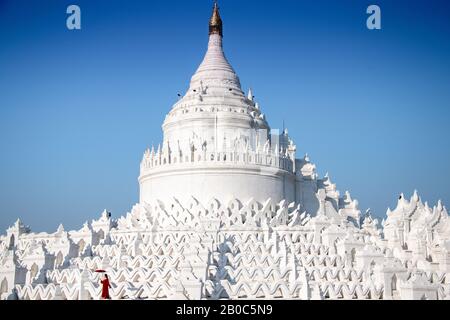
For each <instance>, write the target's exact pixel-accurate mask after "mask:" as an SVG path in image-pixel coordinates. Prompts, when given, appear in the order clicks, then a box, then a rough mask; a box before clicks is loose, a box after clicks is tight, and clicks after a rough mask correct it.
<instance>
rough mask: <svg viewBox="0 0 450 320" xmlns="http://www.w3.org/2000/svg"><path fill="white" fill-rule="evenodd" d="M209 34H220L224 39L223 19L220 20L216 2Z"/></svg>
mask: <svg viewBox="0 0 450 320" xmlns="http://www.w3.org/2000/svg"><path fill="white" fill-rule="evenodd" d="M209 34H210V35H211V34H219V35H220V36H221V37H223V28H222V19H221V18H220V13H219V6H218V5H217V1H215V2H214V8H213V13H212V16H211V19H210V20H209Z"/></svg>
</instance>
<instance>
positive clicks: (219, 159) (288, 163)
mask: <svg viewBox="0 0 450 320" xmlns="http://www.w3.org/2000/svg"><path fill="white" fill-rule="evenodd" d="M201 164H203V165H211V164H214V165H221V164H222V165H258V166H266V167H275V168H279V169H282V170H285V171H289V172H293V168H294V164H293V161H292V160H291V159H290V158H289V157H286V156H277V155H274V154H270V153H256V152H248V153H243V152H194V153H193V154H190V155H184V156H181V157H180V156H177V155H174V154H171V155H170V156H169V155H168V154H163V153H156V154H154V155H149V156H148V157H145V158H144V159H143V160H142V162H141V174H142V173H145V172H148V171H150V170H152V169H156V168H160V167H168V166H173V165H201Z"/></svg>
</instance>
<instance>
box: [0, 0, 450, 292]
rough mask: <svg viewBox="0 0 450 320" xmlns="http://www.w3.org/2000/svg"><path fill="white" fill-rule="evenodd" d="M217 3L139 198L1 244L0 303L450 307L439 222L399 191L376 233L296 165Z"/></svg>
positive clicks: (447, 246) (447, 237) (353, 207)
mask: <svg viewBox="0 0 450 320" xmlns="http://www.w3.org/2000/svg"><path fill="white" fill-rule="evenodd" d="M222 38H223V29H222V20H221V18H220V15H219V10H218V7H217V5H215V6H214V9H213V14H212V18H211V20H210V23H209V43H208V50H207V52H206V55H205V58H204V60H203V62H202V63H201V65H200V67H199V68H198V70H197V71H196V73H195V74H194V75H193V77H192V79H191V83H190V86H189V89H188V91H187V92H186V94H185V95H184V96H183V97H182V98H181V99H180V100H179V101H177V103H176V104H175V105H174V106H173V108H172V110H171V111H170V112H169V114H168V115H167V116H166V119H165V121H164V124H163V131H164V139H163V141H162V143H161V144H160V145H159V146H158V147H157V148H155V147H152V149H151V150H147V151H146V152H145V153H144V157H143V160H142V163H141V174H140V177H139V183H140V202H139V203H138V204H136V205H135V206H134V207H133V209H132V210H131V212H130V213H127V214H126V216H123V217H120V218H119V219H117V220H114V219H112V218H111V215H110V214H109V213H108V212H107V211H105V212H103V213H102V215H101V217H100V219H99V220H93V221H91V222H86V223H85V224H84V226H83V228H81V229H80V230H78V231H65V230H64V227H63V226H60V227H59V228H58V230H57V231H56V232H55V233H40V234H35V233H32V232H31V230H30V228H28V227H25V226H24V225H23V224H22V222H21V221H20V220H18V221H17V222H16V223H15V224H14V225H13V226H12V227H10V228H9V229H8V230H7V232H6V235H4V236H2V237H1V238H0V253H1V255H0V298H1V299H69V300H74V299H83V300H84V299H99V298H100V292H101V287H100V284H99V277H98V274H97V273H95V270H97V269H104V270H106V271H107V272H108V274H109V277H110V280H111V282H112V286H113V289H112V290H111V297H112V298H113V299H249V298H253V299H449V298H450V284H449V283H450V274H449V272H450V220H449V219H448V213H447V211H446V209H445V207H444V206H443V205H442V204H441V203H440V202H439V203H438V204H437V206H435V207H433V208H430V207H429V206H428V205H427V203H425V204H424V203H422V201H421V199H420V198H419V196H418V195H417V193H414V195H413V196H412V198H411V199H410V200H407V199H406V198H405V197H404V196H403V195H402V196H401V197H400V199H399V201H398V205H397V208H396V209H395V210H393V211H391V210H388V212H387V219H386V220H385V221H383V222H382V223H381V226H380V225H379V224H378V221H377V220H376V219H373V218H372V217H371V215H370V212H366V214H365V215H364V216H363V217H361V212H360V210H359V209H358V202H357V201H356V200H354V199H352V198H351V196H350V194H349V193H348V192H346V193H345V194H344V195H342V196H341V194H340V193H339V191H338V190H337V189H336V185H335V184H333V183H332V182H331V180H330V178H329V176H328V175H326V176H325V177H323V178H319V176H318V175H317V173H316V167H315V165H314V164H313V163H312V162H311V161H310V159H309V157H308V156H305V157H303V158H302V159H297V158H296V146H295V145H294V143H293V141H292V140H291V139H290V138H289V136H288V133H287V130H284V131H283V132H281V133H279V134H277V133H276V132H274V131H272V130H271V129H270V127H269V124H268V122H267V121H266V119H265V116H264V115H263V114H262V113H261V108H260V107H259V105H258V103H256V101H255V99H254V97H253V93H252V92H251V90H249V93H248V94H245V93H244V92H243V90H242V88H241V84H240V81H239V78H238V76H237V75H236V73H235V71H234V69H233V68H232V67H231V65H230V64H229V63H228V61H227V59H226V58H225V55H224V52H223V47H222Z"/></svg>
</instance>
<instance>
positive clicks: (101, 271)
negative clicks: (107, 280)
mask: <svg viewBox="0 0 450 320" xmlns="http://www.w3.org/2000/svg"><path fill="white" fill-rule="evenodd" d="M95 272H99V273H105V272H106V271H105V270H100V269H99V270H95Z"/></svg>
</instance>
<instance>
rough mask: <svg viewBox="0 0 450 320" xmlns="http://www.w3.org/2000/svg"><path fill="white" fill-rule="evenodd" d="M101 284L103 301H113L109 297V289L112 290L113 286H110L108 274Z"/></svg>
mask: <svg viewBox="0 0 450 320" xmlns="http://www.w3.org/2000/svg"><path fill="white" fill-rule="evenodd" d="M100 282H101V284H102V300H106V299H111V297H110V296H109V288H111V285H110V284H109V279H108V275H107V274H106V273H105V276H104V277H103V280H101V281H100Z"/></svg>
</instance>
